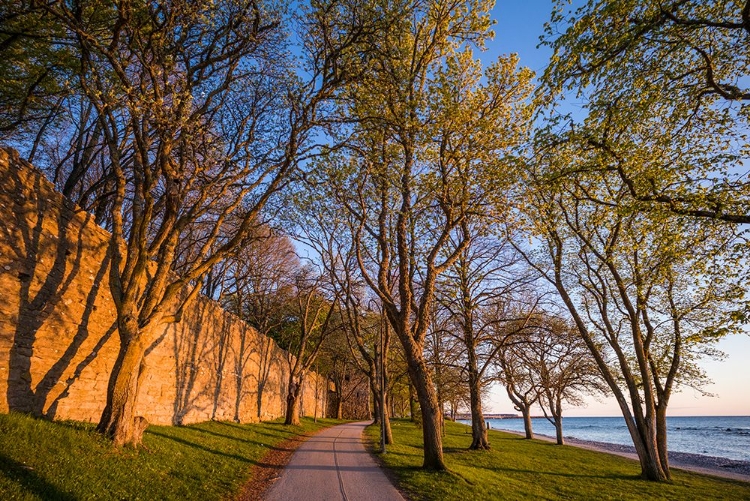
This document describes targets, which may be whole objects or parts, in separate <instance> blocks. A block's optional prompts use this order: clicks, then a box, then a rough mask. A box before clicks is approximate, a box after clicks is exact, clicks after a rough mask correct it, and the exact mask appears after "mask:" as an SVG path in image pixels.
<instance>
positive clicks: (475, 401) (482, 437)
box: [468, 349, 490, 450]
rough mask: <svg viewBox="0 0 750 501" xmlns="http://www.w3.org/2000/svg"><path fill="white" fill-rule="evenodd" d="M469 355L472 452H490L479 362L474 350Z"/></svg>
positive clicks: (469, 351) (470, 350)
mask: <svg viewBox="0 0 750 501" xmlns="http://www.w3.org/2000/svg"><path fill="white" fill-rule="evenodd" d="M468 355H469V400H470V407H471V446H470V447H469V449H472V450H489V448H490V442H489V440H488V439H487V428H486V426H485V424H484V414H483V413H482V394H481V392H482V385H481V382H480V378H479V371H478V370H477V360H476V355H475V354H474V350H473V349H469V350H468Z"/></svg>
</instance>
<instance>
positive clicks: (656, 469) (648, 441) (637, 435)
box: [616, 394, 669, 482]
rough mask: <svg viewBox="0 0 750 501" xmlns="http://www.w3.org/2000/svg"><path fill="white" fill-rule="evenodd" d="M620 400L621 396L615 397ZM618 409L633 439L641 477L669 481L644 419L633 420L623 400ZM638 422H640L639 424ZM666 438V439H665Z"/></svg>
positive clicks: (654, 437) (653, 436) (653, 434)
mask: <svg viewBox="0 0 750 501" xmlns="http://www.w3.org/2000/svg"><path fill="white" fill-rule="evenodd" d="M616 396H619V397H621V398H622V395H621V394H620V395H616ZM618 402H619V403H620V408H621V410H622V411H623V416H624V417H625V423H626V424H627V426H628V431H629V432H630V438H632V439H633V445H634V446H635V450H636V453H637V454H638V460H639V462H640V464H641V477H642V478H644V479H646V480H652V481H655V482H666V481H668V480H669V471H668V470H667V471H665V470H664V469H663V467H662V463H661V460H660V458H659V448H658V446H657V443H656V433H650V432H649V429H648V428H649V427H648V425H647V422H646V419H644V418H643V417H641V418H640V420H639V419H638V418H637V417H636V418H634V417H633V416H632V414H631V413H630V408H629V407H628V406H627V403H626V402H625V400H624V398H622V401H620V398H618ZM623 406H624V407H623ZM639 421H640V422H639ZM665 438H666V437H665Z"/></svg>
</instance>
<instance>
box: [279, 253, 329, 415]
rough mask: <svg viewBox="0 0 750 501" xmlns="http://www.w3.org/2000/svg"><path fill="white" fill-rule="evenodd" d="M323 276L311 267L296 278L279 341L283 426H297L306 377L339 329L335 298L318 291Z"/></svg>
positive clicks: (320, 290)
mask: <svg viewBox="0 0 750 501" xmlns="http://www.w3.org/2000/svg"><path fill="white" fill-rule="evenodd" d="M323 281H324V277H320V276H315V275H314V274H313V270H312V269H310V268H306V269H304V270H303V271H302V272H300V274H299V275H298V276H297V277H296V279H295V295H296V298H295V299H296V306H295V307H294V309H293V310H292V311H291V312H290V314H291V315H293V317H292V318H290V319H289V320H288V326H287V328H286V329H284V330H283V331H282V332H281V333H280V338H279V339H278V341H279V344H280V345H281V347H282V348H284V349H285V350H286V351H287V362H288V364H289V381H288V384H287V396H286V417H285V419H284V424H287V425H299V423H300V421H299V411H300V408H299V405H300V397H301V395H302V393H301V391H302V386H303V384H304V381H305V376H306V374H307V372H308V371H309V370H310V368H311V367H312V366H313V364H314V363H315V360H316V359H317V357H318V354H319V353H320V350H321V348H322V346H323V342H324V341H325V340H326V338H327V337H328V336H329V335H330V334H331V333H333V332H334V331H335V330H337V329H339V328H340V325H339V323H338V319H337V318H336V315H335V310H336V301H338V297H335V296H334V297H333V298H330V299H329V298H326V297H325V296H324V294H323V290H322V289H321V284H322V283H323Z"/></svg>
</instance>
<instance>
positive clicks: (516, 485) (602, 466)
mask: <svg viewBox="0 0 750 501" xmlns="http://www.w3.org/2000/svg"><path fill="white" fill-rule="evenodd" d="M367 433H368V435H369V438H370V440H371V441H372V444H373V446H375V445H374V444H376V443H379V442H378V439H379V436H378V433H379V428H378V427H376V426H370V427H368V428H367ZM393 437H394V441H395V442H396V445H393V446H389V448H388V451H387V453H386V454H385V455H384V456H381V458H382V460H383V462H384V464H385V465H386V466H387V467H388V468H390V469H391V470H392V471H393V472H394V473H395V474H396V476H397V478H398V479H399V483H400V485H401V487H402V488H403V490H404V491H405V492H406V493H407V494H408V495H409V496H410V497H411V499H412V500H414V501H417V500H445V499H460V500H461V501H469V500H489V499H492V500H500V499H512V500H523V499H529V500H532V499H533V500H540V499H628V500H639V501H640V500H648V499H660V500H662V499H674V500H688V499H701V500H703V499H731V500H740V499H748V500H750V484H748V483H744V482H736V481H732V480H723V479H719V478H714V477H708V476H703V475H698V474H692V473H688V472H684V471H678V470H672V474H673V480H672V482H671V483H669V484H657V483H654V482H647V481H644V480H641V479H640V477H639V473H640V467H639V465H638V463H637V462H635V461H632V460H629V459H626V458H622V457H619V456H613V455H611V454H604V453H600V452H594V451H589V450H585V449H581V448H577V447H573V446H567V445H566V446H558V445H554V444H553V443H550V442H546V441H542V440H525V439H523V438H522V437H520V436H517V435H513V434H510V433H503V432H497V431H490V443H491V446H492V450H490V451H469V450H467V447H468V446H469V444H470V443H471V435H470V429H469V427H468V426H466V425H463V424H458V423H451V422H447V423H446V435H445V437H444V439H443V446H444V450H445V461H446V463H447V465H448V468H449V469H450V472H449V473H428V472H425V471H423V470H421V469H420V468H419V467H420V466H421V464H422V432H421V430H419V429H418V428H417V427H416V426H415V425H414V424H413V423H410V422H408V421H401V420H394V421H393Z"/></svg>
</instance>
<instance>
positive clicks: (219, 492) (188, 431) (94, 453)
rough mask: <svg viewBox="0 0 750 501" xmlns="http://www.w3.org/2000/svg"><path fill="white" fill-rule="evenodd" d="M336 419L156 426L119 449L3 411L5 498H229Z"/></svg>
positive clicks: (0, 440)
mask: <svg viewBox="0 0 750 501" xmlns="http://www.w3.org/2000/svg"><path fill="white" fill-rule="evenodd" d="M334 423H337V421H334V420H318V423H317V424H316V423H313V422H312V419H305V420H303V422H302V426H299V427H286V426H284V425H283V424H281V423H278V422H270V423H260V424H248V425H240V424H235V423H229V422H208V423H202V424H197V425H190V426H183V427H170V426H151V427H149V428H148V430H147V431H146V434H145V436H144V440H143V442H144V445H145V446H146V448H145V449H138V450H135V449H132V448H124V449H117V448H115V447H113V446H112V445H111V444H110V443H109V442H108V441H107V440H105V439H104V438H103V437H101V436H100V435H99V434H97V433H96V432H95V431H94V430H93V428H94V426H93V425H91V424H87V423H78V422H49V421H44V420H40V419H34V418H31V417H28V416H25V415H22V414H0V499H3V500H5V499H14V500H15V499H61V500H67V499H71V500H72V499H128V500H130V499H142V500H156V499H176V500H177V499H178V500H184V499H201V500H204V499H206V500H208V499H222V498H227V497H230V498H231V497H232V495H233V494H235V493H236V492H237V490H238V489H239V487H240V486H241V485H242V484H243V483H244V482H245V481H246V480H247V479H248V477H249V470H250V468H251V467H252V466H253V465H254V464H256V463H257V462H258V461H259V460H260V459H261V458H262V457H263V455H264V454H265V453H266V452H267V451H268V450H269V448H270V447H273V446H274V445H275V444H278V443H279V442H282V441H284V440H286V439H289V438H291V437H293V436H295V435H298V434H301V433H305V432H310V431H314V430H318V429H321V428H324V427H326V426H330V425H332V424H334Z"/></svg>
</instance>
